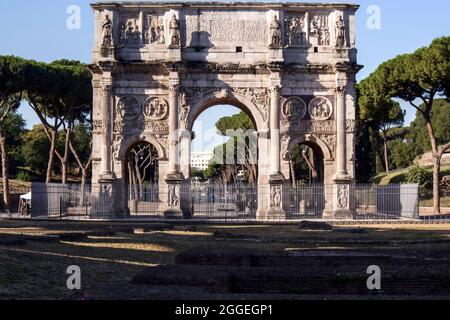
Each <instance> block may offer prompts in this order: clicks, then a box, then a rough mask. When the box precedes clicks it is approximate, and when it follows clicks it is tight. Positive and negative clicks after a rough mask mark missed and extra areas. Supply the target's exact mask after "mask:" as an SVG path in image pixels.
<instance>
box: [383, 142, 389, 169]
mask: <svg viewBox="0 0 450 320" xmlns="http://www.w3.org/2000/svg"><path fill="white" fill-rule="evenodd" d="M383 144H384V166H385V168H386V172H387V173H389V159H388V147H387V139H386V137H384V138H383Z"/></svg>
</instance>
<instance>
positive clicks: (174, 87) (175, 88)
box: [169, 82, 180, 93]
mask: <svg viewBox="0 0 450 320" xmlns="http://www.w3.org/2000/svg"><path fill="white" fill-rule="evenodd" d="M169 91H170V92H171V93H177V92H179V91H180V84H179V83H176V82H172V83H169Z"/></svg>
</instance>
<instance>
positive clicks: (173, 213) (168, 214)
mask: <svg viewBox="0 0 450 320" xmlns="http://www.w3.org/2000/svg"><path fill="white" fill-rule="evenodd" d="M164 218H165V219H173V220H175V219H183V212H182V211H181V210H176V209H169V210H166V211H164Z"/></svg>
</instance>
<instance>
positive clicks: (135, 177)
mask: <svg viewBox="0 0 450 320" xmlns="http://www.w3.org/2000/svg"><path fill="white" fill-rule="evenodd" d="M125 172H126V181H127V184H126V186H127V194H128V208H129V211H130V214H132V215H138V214H144V213H145V214H146V213H148V212H152V210H153V211H155V210H154V209H155V208H157V207H158V205H159V202H160V199H159V155H158V151H157V149H156V148H155V146H154V145H153V144H151V143H149V142H146V141H138V142H136V143H134V144H133V145H132V146H130V148H129V149H128V151H127V153H126V171H125Z"/></svg>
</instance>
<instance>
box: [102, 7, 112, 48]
mask: <svg viewBox="0 0 450 320" xmlns="http://www.w3.org/2000/svg"><path fill="white" fill-rule="evenodd" d="M102 36H103V43H102V44H103V45H104V46H111V45H112V21H111V19H110V18H109V15H106V17H105V20H104V21H103V24H102Z"/></svg>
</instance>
